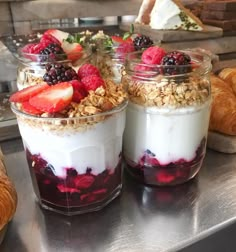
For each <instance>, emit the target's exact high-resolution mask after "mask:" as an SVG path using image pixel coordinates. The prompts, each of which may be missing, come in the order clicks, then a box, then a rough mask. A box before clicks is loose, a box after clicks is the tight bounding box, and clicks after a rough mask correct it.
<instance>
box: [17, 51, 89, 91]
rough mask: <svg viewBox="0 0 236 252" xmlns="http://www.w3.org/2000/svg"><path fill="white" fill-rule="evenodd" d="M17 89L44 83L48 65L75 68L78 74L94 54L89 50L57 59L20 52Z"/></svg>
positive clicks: (61, 55)
mask: <svg viewBox="0 0 236 252" xmlns="http://www.w3.org/2000/svg"><path fill="white" fill-rule="evenodd" d="M17 58H18V69H17V80H16V83H17V88H18V90H21V89H24V88H26V87H28V86H33V85H37V84H38V83H41V82H42V81H43V76H44V74H45V73H46V66H47V65H48V64H55V63H58V64H63V65H66V66H69V67H71V68H73V69H74V70H75V71H76V72H77V71H78V69H79V67H80V66H81V65H83V64H85V63H90V61H91V58H92V52H91V50H90V49H89V48H86V49H84V50H83V51H81V52H78V53H70V54H69V55H66V54H57V55H56V57H55V56H54V57H52V56H50V55H42V54H31V53H26V52H23V51H22V49H19V51H18V56H17Z"/></svg>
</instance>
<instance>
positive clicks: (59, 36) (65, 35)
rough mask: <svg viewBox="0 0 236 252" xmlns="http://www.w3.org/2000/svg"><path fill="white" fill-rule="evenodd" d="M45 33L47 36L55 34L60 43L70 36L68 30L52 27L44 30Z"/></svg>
mask: <svg viewBox="0 0 236 252" xmlns="http://www.w3.org/2000/svg"><path fill="white" fill-rule="evenodd" d="M43 35H46V36H49V35H51V36H53V37H54V38H56V39H57V40H58V41H59V42H60V43H62V41H63V40H66V39H67V38H68V36H69V33H68V32H63V31H60V30H57V29H51V30H47V31H46V32H44V34H43Z"/></svg>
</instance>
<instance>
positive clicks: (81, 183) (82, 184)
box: [75, 175, 95, 189]
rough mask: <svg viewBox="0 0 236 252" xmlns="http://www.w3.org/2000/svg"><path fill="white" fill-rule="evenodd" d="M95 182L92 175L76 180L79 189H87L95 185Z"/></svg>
mask: <svg viewBox="0 0 236 252" xmlns="http://www.w3.org/2000/svg"><path fill="white" fill-rule="evenodd" d="M94 180H95V179H94V177H93V176H90V175H78V176H77V177H76V178H75V186H76V187H77V188H79V189H87V188H89V187H90V186H91V185H92V184H93V182H94Z"/></svg>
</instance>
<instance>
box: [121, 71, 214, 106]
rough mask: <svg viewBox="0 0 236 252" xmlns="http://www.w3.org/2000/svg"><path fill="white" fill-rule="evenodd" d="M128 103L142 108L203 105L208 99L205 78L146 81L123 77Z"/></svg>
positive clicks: (192, 77) (208, 86) (207, 87)
mask: <svg viewBox="0 0 236 252" xmlns="http://www.w3.org/2000/svg"><path fill="white" fill-rule="evenodd" d="M123 79H124V84H126V86H127V89H128V95H129V99H130V101H132V102H133V103H136V104H139V105H142V106H156V107H168V106H170V107H176V108H177V107H184V106H194V105H200V104H203V103H204V102H205V101H206V100H207V99H209V97H210V85H209V81H208V79H206V78H200V77H197V76H191V77H188V78H185V79H182V80H181V79H179V80H178V79H173V78H172V79H171V78H164V77H163V78H160V77H159V78H158V79H157V80H152V81H147V80H145V81H144V80H139V79H134V78H131V77H130V76H125V77H123Z"/></svg>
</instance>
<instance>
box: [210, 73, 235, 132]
mask: <svg viewBox="0 0 236 252" xmlns="http://www.w3.org/2000/svg"><path fill="white" fill-rule="evenodd" d="M211 87H212V97H213V101H212V109H211V117H210V126H209V129H210V130H212V131H216V132H220V133H224V134H227V135H236V96H235V94H234V93H233V90H232V88H231V86H230V85H228V84H227V83H226V82H225V81H223V80H221V79H220V78H219V77H217V76H215V75H211Z"/></svg>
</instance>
